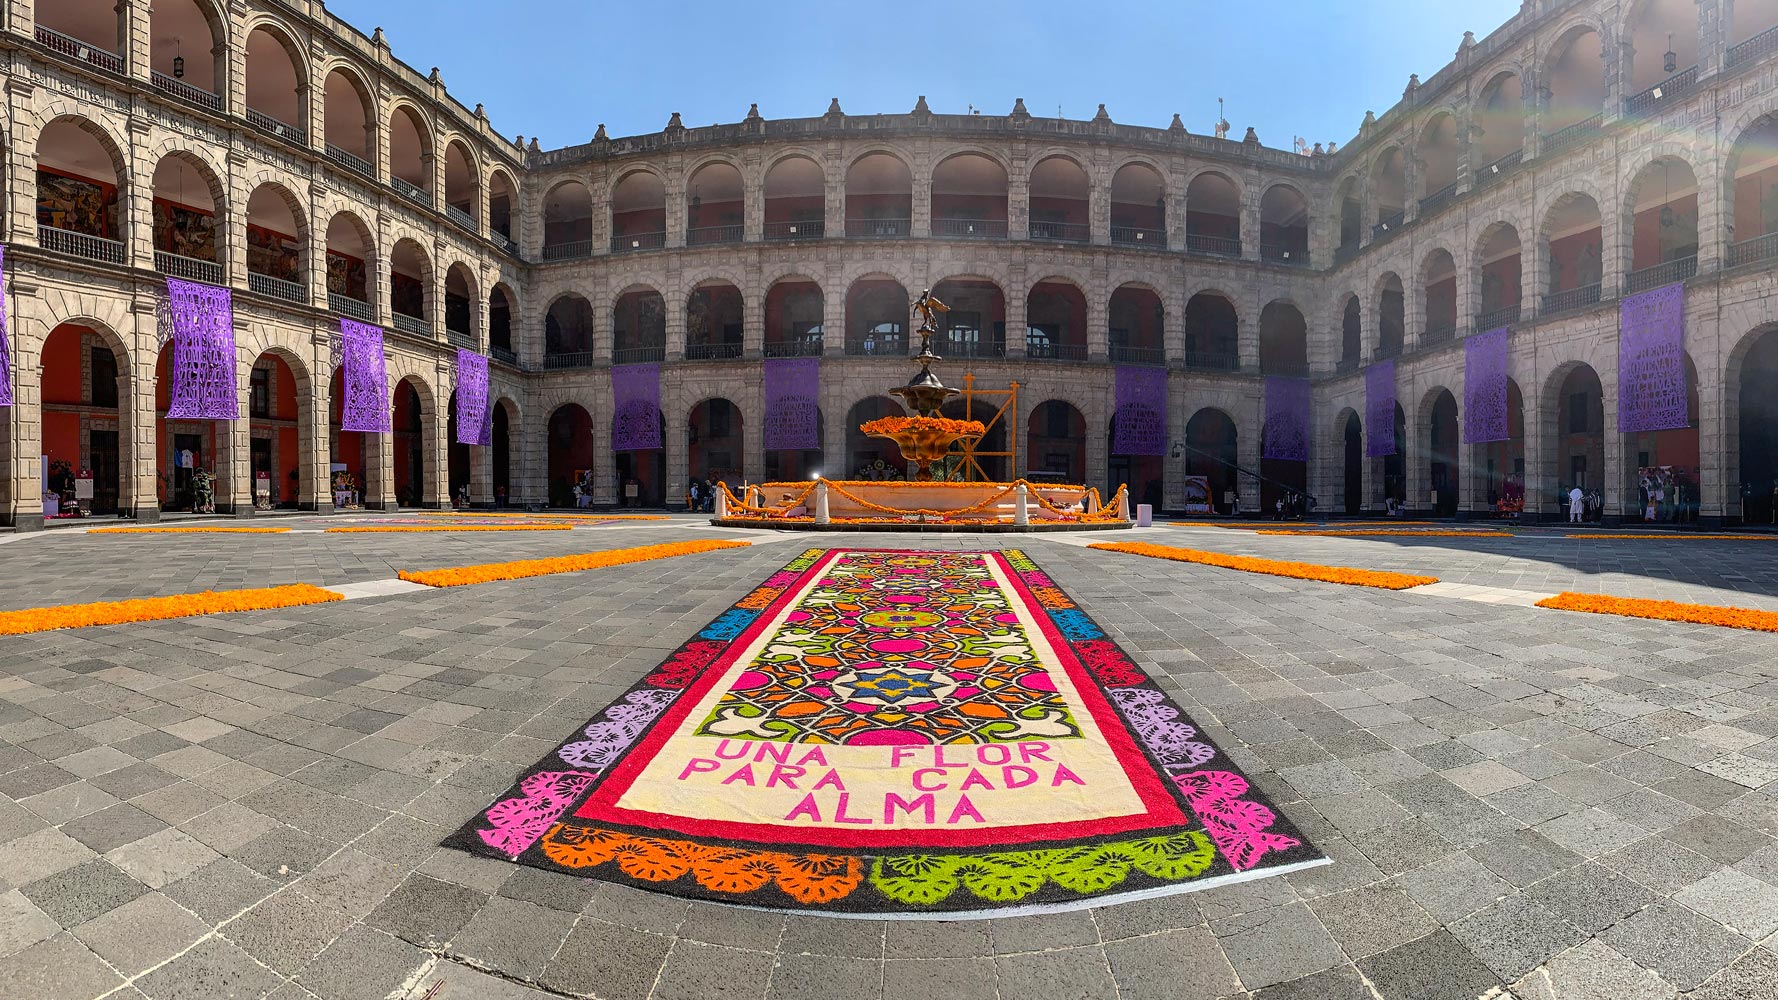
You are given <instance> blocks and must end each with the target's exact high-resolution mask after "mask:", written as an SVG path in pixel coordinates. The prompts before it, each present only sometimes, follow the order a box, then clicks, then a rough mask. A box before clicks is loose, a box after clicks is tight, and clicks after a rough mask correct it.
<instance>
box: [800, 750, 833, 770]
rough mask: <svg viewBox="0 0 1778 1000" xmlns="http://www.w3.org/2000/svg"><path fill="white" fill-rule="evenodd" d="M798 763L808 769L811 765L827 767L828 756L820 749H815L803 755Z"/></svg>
mask: <svg viewBox="0 0 1778 1000" xmlns="http://www.w3.org/2000/svg"><path fill="white" fill-rule="evenodd" d="M797 763H798V764H800V765H802V766H803V767H808V766H809V765H811V764H819V765H820V766H822V767H826V766H827V755H826V754H824V753H822V752H821V748H820V747H815V748H813V749H811V750H810V751H809V752H808V753H806V754H803V756H802V759H801V760H799V761H797Z"/></svg>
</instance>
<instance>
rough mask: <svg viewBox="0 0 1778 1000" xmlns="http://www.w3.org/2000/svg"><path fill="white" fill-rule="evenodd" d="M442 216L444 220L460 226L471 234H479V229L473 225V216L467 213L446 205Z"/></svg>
mask: <svg viewBox="0 0 1778 1000" xmlns="http://www.w3.org/2000/svg"><path fill="white" fill-rule="evenodd" d="M444 214H445V218H447V219H449V220H451V221H452V222H455V223H456V224H457V225H459V226H462V227H463V228H464V229H467V230H469V231H470V232H472V233H480V232H481V227H480V226H478V225H476V223H475V216H473V215H470V214H469V213H468V212H465V211H464V210H462V209H460V208H458V207H457V206H455V205H451V204H446V205H445V211H444Z"/></svg>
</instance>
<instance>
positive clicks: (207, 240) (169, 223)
mask: <svg viewBox="0 0 1778 1000" xmlns="http://www.w3.org/2000/svg"><path fill="white" fill-rule="evenodd" d="M154 248H155V249H156V250H163V251H165V252H167V253H170V254H177V255H178V256H180V257H191V258H193V259H195V260H215V259H216V217H215V216H214V215H211V214H210V213H208V212H199V211H194V210H193V209H189V208H186V207H185V206H184V205H175V204H173V203H172V202H170V201H162V200H160V199H158V198H157V199H155V202H154Z"/></svg>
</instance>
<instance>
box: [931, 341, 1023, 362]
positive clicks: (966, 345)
mask: <svg viewBox="0 0 1778 1000" xmlns="http://www.w3.org/2000/svg"><path fill="white" fill-rule="evenodd" d="M937 349H938V353H939V354H942V355H944V356H945V357H947V358H1004V357H1006V345H1005V344H1003V343H996V342H994V341H992V340H989V341H974V340H949V339H946V340H945V341H944V342H943V343H941V344H939V345H938V348H937Z"/></svg>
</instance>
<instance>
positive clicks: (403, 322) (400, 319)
mask: <svg viewBox="0 0 1778 1000" xmlns="http://www.w3.org/2000/svg"><path fill="white" fill-rule="evenodd" d="M390 317H391V319H392V320H393V321H394V323H395V329H397V330H400V331H401V332H402V333H407V334H412V335H414V336H416V337H430V336H432V324H431V323H428V322H426V321H425V320H423V319H421V318H420V317H418V316H409V315H408V314H407V313H402V312H398V313H391V314H390Z"/></svg>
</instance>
